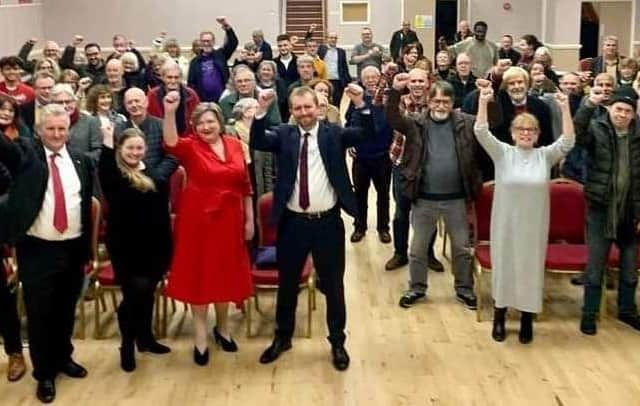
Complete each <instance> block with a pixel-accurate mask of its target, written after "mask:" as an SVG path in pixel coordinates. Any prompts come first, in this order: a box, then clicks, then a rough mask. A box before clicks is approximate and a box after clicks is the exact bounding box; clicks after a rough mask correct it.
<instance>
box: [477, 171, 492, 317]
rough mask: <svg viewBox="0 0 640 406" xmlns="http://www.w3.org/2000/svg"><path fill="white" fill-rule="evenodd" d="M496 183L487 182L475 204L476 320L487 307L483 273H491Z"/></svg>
mask: <svg viewBox="0 0 640 406" xmlns="http://www.w3.org/2000/svg"><path fill="white" fill-rule="evenodd" d="M494 188H495V184H494V182H486V183H485V184H484V185H482V189H481V190H480V193H479V194H478V197H477V198H476V200H475V202H474V204H473V226H474V233H473V235H474V236H475V247H474V260H473V263H474V269H475V274H476V284H475V286H476V297H477V298H478V310H477V311H476V318H477V320H478V321H481V319H482V316H481V315H482V309H483V308H484V306H485V303H484V301H483V300H482V299H483V296H482V290H483V289H484V283H483V275H482V274H483V273H485V272H491V247H490V244H489V240H490V235H489V234H490V230H491V207H492V205H493V191H494Z"/></svg>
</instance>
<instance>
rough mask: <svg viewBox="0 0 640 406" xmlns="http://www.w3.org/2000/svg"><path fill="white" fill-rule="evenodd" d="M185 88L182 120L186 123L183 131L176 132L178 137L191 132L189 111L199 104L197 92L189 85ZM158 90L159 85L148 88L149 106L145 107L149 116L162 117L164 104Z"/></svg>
mask: <svg viewBox="0 0 640 406" xmlns="http://www.w3.org/2000/svg"><path fill="white" fill-rule="evenodd" d="M185 89H186V90H187V103H186V105H185V109H184V115H185V117H184V121H185V123H186V128H185V131H183V132H181V133H180V134H178V135H179V136H180V137H183V136H185V135H187V134H191V133H192V132H193V130H192V127H191V113H192V112H193V110H194V109H195V108H196V106H197V105H198V104H200V98H199V97H198V94H197V93H196V92H195V91H194V90H193V89H191V88H190V87H185ZM159 92H160V86H156V87H154V88H153V89H151V90H149V93H148V94H147V99H148V100H149V107H147V112H148V113H149V115H151V116H154V117H157V118H160V119H162V118H164V105H163V104H162V100H160V97H159V95H158V93H159Z"/></svg>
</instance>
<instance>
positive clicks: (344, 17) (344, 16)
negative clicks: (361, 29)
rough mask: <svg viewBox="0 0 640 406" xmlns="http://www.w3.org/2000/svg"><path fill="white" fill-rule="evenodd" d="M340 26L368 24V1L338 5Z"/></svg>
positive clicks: (347, 2)
mask: <svg viewBox="0 0 640 406" xmlns="http://www.w3.org/2000/svg"><path fill="white" fill-rule="evenodd" d="M340 23H341V24H369V2H368V1H343V2H341V3H340Z"/></svg>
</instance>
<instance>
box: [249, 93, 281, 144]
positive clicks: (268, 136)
mask: <svg viewBox="0 0 640 406" xmlns="http://www.w3.org/2000/svg"><path fill="white" fill-rule="evenodd" d="M275 99H276V92H274V91H273V89H264V90H260V92H259V93H258V110H257V111H256V117H255V119H254V120H253V123H252V124H251V135H250V136H249V146H250V147H251V149H257V150H258V151H268V152H273V153H278V152H279V151H280V138H279V137H278V134H276V133H275V132H273V131H267V129H266V128H265V121H266V120H265V117H266V115H267V112H268V111H269V107H270V106H271V103H273V102H274V100H275Z"/></svg>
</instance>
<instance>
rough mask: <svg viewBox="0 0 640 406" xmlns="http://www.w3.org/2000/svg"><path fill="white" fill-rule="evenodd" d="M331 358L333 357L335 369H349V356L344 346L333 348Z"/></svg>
mask: <svg viewBox="0 0 640 406" xmlns="http://www.w3.org/2000/svg"><path fill="white" fill-rule="evenodd" d="M331 356H332V357H333V367H334V368H335V369H337V370H338V371H344V370H345V369H347V368H349V354H347V350H346V349H345V348H344V346H342V345H340V346H337V345H336V346H333V347H331Z"/></svg>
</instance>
